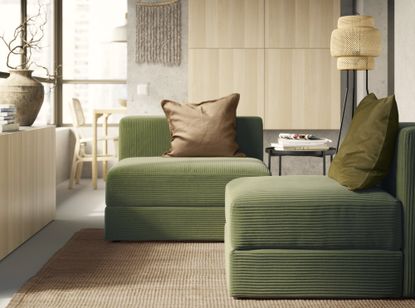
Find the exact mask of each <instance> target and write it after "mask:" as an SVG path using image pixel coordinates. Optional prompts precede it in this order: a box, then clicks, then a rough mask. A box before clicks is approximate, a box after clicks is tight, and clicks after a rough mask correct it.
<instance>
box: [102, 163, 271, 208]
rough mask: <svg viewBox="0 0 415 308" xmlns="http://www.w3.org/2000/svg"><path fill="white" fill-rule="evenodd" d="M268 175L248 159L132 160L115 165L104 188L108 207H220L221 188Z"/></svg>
mask: <svg viewBox="0 0 415 308" xmlns="http://www.w3.org/2000/svg"><path fill="white" fill-rule="evenodd" d="M264 175H265V176H266V175H269V172H268V169H267V168H266V166H265V165H264V163H263V162H262V161H260V160H258V159H255V158H249V157H240V158H234V157H229V158H228V157H223V158H217V157H211V158H203V157H200V158H199V157H193V158H187V157H174V158H166V157H132V158H126V159H123V160H121V161H119V162H118V163H116V164H115V165H114V166H113V167H112V168H111V170H110V172H109V174H108V179H107V185H106V204H107V206H108V207H130V206H131V207H134V206H141V207H142V206H148V207H151V206H163V207H168V206H172V207H175V206H178V207H186V206H188V207H198V206H200V207H204V206H208V207H215V206H217V207H223V206H224V204H225V185H226V184H227V183H228V182H229V181H231V180H232V179H235V178H238V177H250V176H264Z"/></svg>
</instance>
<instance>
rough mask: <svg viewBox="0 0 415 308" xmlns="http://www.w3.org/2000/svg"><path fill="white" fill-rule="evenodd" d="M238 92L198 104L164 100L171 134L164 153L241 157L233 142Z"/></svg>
mask: <svg viewBox="0 0 415 308" xmlns="http://www.w3.org/2000/svg"><path fill="white" fill-rule="evenodd" d="M238 102H239V94H231V95H229V96H226V97H223V98H220V99H217V100H211V101H205V102H201V103H198V104H179V103H176V102H173V101H169V100H163V101H162V102H161V106H162V108H163V110H164V113H165V114H166V117H167V121H168V123H169V128H170V133H171V135H172V140H171V148H170V150H169V151H168V152H167V153H165V154H164V155H165V156H173V157H179V156H180V157H193V156H202V157H211V156H221V157H229V156H244V155H243V154H241V153H239V152H238V150H239V146H238V144H237V143H236V108H237V107H238Z"/></svg>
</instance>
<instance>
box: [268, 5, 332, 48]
mask: <svg viewBox="0 0 415 308" xmlns="http://www.w3.org/2000/svg"><path fill="white" fill-rule="evenodd" d="M339 16H340V0H265V47H266V48H330V36H331V32H332V31H333V29H335V28H336V27H337V19H338V18H339Z"/></svg>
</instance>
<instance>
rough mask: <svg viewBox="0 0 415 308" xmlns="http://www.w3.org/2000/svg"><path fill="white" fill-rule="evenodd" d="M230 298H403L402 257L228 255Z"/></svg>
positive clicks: (236, 252) (326, 253)
mask: <svg viewBox="0 0 415 308" xmlns="http://www.w3.org/2000/svg"><path fill="white" fill-rule="evenodd" d="M226 258H229V260H228V266H227V280H228V288H229V292H230V294H231V295H232V296H234V297H240V298H316V297H317V298H393V297H401V296H402V291H401V290H402V253H401V252H400V251H373V250H349V251H342V250H282V249H279V250H277V249H256V250H232V249H230V248H229V247H228V246H226Z"/></svg>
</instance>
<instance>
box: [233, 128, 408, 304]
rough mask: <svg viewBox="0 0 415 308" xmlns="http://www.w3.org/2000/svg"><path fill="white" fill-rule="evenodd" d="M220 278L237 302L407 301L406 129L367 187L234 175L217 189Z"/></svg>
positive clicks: (327, 180) (316, 179)
mask: <svg viewBox="0 0 415 308" xmlns="http://www.w3.org/2000/svg"><path fill="white" fill-rule="evenodd" d="M225 211H226V228H225V229H226V231H225V233H226V234H225V250H226V274H227V283H228V289H229V292H230V294H231V295H232V296H234V297H239V298H246V297H248V298H316V297H317V298H379V297H382V298H399V297H414V296H415V124H401V129H400V132H399V136H398V141H397V147H396V157H395V160H394V164H393V167H392V168H391V172H390V174H389V176H388V177H387V179H386V180H385V181H384V183H382V185H380V186H379V187H377V188H373V189H368V190H362V191H356V192H353V191H349V190H348V189H346V188H345V187H343V186H341V185H340V184H338V183H337V182H336V181H334V180H332V179H330V178H328V177H325V176H286V177H253V178H239V179H235V180H233V181H231V182H230V183H229V184H228V185H227V186H226V209H225Z"/></svg>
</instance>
